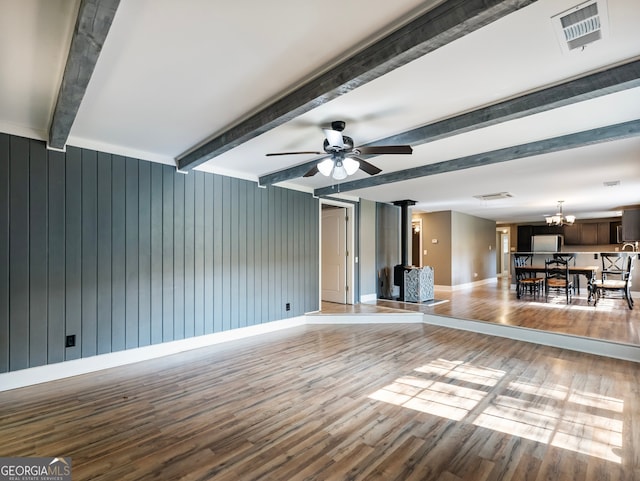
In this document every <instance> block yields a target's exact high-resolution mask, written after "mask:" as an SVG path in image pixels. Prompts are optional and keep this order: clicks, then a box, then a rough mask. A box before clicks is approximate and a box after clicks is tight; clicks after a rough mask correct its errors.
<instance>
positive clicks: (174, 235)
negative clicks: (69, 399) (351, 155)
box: [0, 135, 318, 372]
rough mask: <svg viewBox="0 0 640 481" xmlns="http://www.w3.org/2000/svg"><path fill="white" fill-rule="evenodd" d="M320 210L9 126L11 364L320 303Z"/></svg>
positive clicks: (6, 281) (4, 343)
mask: <svg viewBox="0 0 640 481" xmlns="http://www.w3.org/2000/svg"><path fill="white" fill-rule="evenodd" d="M316 211H317V201H315V200H313V199H312V198H311V196H309V195H308V194H304V193H300V192H293V191H288V190H286V189H281V188H277V187H269V188H267V189H262V188H258V187H257V186H256V184H255V183H252V182H248V181H245V180H239V179H235V178H229V177H223V176H219V175H213V174H205V173H201V172H193V173H191V174H189V175H188V176H183V175H180V174H176V173H175V170H174V169H173V167H170V166H163V165H160V164H152V163H148V162H143V161H139V160H136V159H125V158H124V157H121V156H116V155H110V154H106V153H97V152H95V151H90V150H81V149H78V148H74V147H69V149H68V151H67V152H66V153H61V152H49V151H47V150H46V149H45V146H44V143H42V142H39V141H29V140H26V139H20V138H17V137H12V136H8V135H0V301H2V302H1V304H0V372H6V371H11V370H15V369H22V368H25V367H29V366H34V365H41V364H45V363H54V362H59V361H61V360H63V359H76V358H79V357H88V356H92V355H95V354H99V353H107V352H114V351H118V350H122V349H129V348H133V347H137V346H141V345H147V344H149V343H159V342H164V341H171V340H174V339H180V338H183V337H191V336H194V335H202V334H204V333H208V332H218V331H222V330H227V329H235V328H238V327H244V326H250V325H253V324H258V323H261V322H268V321H272V320H277V319H282V318H285V317H290V316H293V315H299V314H302V313H304V312H305V311H307V310H312V309H311V308H308V307H307V306H312V307H313V306H315V307H316V308H317V302H318V301H317V276H318V272H317V271H318V266H317V262H318V258H317V222H318V221H317V218H318V214H317V212H316ZM314 277H315V279H314ZM309 286H313V289H314V290H313V291H312V292H311V293H310V292H309V290H310V289H309ZM287 302H290V303H291V306H292V310H291V311H286V310H285V304H286V303H287ZM71 334H75V335H76V346H75V347H70V348H65V347H64V341H65V336H66V335H71Z"/></svg>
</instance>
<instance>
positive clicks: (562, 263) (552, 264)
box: [544, 258, 573, 304]
mask: <svg viewBox="0 0 640 481" xmlns="http://www.w3.org/2000/svg"><path fill="white" fill-rule="evenodd" d="M551 290H554V291H556V292H558V291H564V294H565V296H566V299H567V304H569V302H571V291H572V290H573V280H572V279H571V277H570V276H569V263H568V262H567V261H566V260H563V259H558V258H556V259H547V260H545V261H544V292H545V301H547V302H548V301H549V292H550V291H551Z"/></svg>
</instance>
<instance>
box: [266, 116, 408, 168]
mask: <svg viewBox="0 0 640 481" xmlns="http://www.w3.org/2000/svg"><path fill="white" fill-rule="evenodd" d="M344 127H345V122H344V121H342V120H335V121H333V122H331V128H330V129H324V135H325V139H324V144H323V148H324V152H317V151H302V152H276V153H272V154H267V156H268V157H269V156H274V155H295V154H316V155H321V154H323V153H327V154H329V155H330V156H331V157H330V158H328V159H324V160H322V161H320V162H319V163H318V164H317V165H314V166H313V167H312V168H311V169H310V170H309V171H308V172H307V173H306V174H304V175H303V177H312V176H314V175H316V174H317V173H318V172H320V173H321V174H322V175H324V176H327V177H328V176H331V177H333V178H334V179H336V180H342V179H345V178H346V177H347V176H349V175H352V174H355V173H356V172H357V170H358V169H361V170H363V171H364V172H366V173H367V174H369V175H375V174H378V173H380V172H382V170H381V169H379V168H378V167H376V166H375V165H373V164H371V163H369V162H367V161H366V160H364V159H363V158H361V157H360V155H381V154H410V153H412V152H413V149H412V148H411V146H410V145H380V146H362V147H354V144H353V139H352V138H351V137H347V136H346V135H342V131H343V130H344Z"/></svg>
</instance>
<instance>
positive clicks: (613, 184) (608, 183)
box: [603, 180, 620, 187]
mask: <svg viewBox="0 0 640 481" xmlns="http://www.w3.org/2000/svg"><path fill="white" fill-rule="evenodd" d="M603 184H604V186H605V187H618V186H619V185H620V181H619V180H608V181H606V182H603Z"/></svg>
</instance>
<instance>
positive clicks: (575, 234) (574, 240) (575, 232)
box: [564, 224, 581, 246]
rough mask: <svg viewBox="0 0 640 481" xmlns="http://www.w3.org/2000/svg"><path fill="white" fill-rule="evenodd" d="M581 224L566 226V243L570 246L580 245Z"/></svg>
mask: <svg viewBox="0 0 640 481" xmlns="http://www.w3.org/2000/svg"><path fill="white" fill-rule="evenodd" d="M580 234H581V230H580V224H573V225H567V226H565V228H564V244H565V245H569V246H577V245H580Z"/></svg>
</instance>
